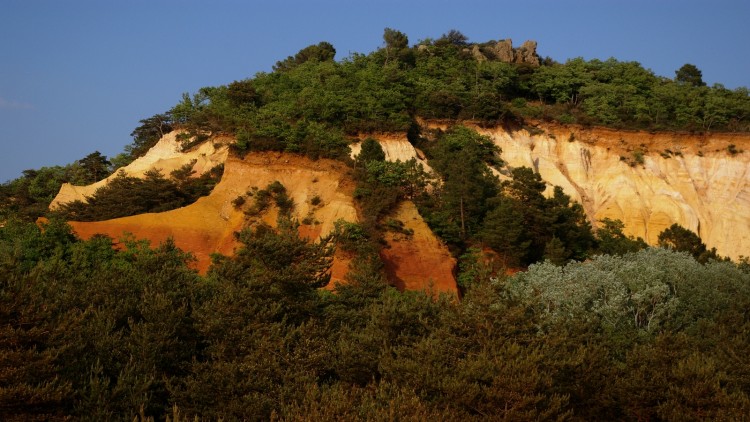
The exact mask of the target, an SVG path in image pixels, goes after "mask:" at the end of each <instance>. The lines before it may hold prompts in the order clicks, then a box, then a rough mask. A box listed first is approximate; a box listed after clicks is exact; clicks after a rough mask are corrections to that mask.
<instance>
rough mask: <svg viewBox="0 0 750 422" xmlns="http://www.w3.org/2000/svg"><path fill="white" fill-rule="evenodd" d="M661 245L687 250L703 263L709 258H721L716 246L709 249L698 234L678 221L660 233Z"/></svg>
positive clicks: (677, 249) (681, 250) (680, 250)
mask: <svg viewBox="0 0 750 422" xmlns="http://www.w3.org/2000/svg"><path fill="white" fill-rule="evenodd" d="M659 246H661V247H662V248H668V249H674V250H676V251H679V252H687V253H689V254H690V255H692V256H693V258H695V259H696V260H698V262H701V263H706V262H707V261H708V260H709V259H714V260H720V259H721V257H720V256H719V255H718V254H717V253H716V248H711V249H708V248H707V247H706V244H705V243H703V241H701V238H700V237H698V235H697V234H695V233H694V232H693V231H691V230H688V229H686V228H684V227H682V226H680V225H679V224H677V223H675V224H672V225H671V226H669V227H667V228H666V229H664V231H663V232H661V233H659Z"/></svg>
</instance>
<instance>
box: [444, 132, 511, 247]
mask: <svg viewBox="0 0 750 422" xmlns="http://www.w3.org/2000/svg"><path fill="white" fill-rule="evenodd" d="M499 152H500V151H499V148H497V147H496V146H495V145H494V144H493V143H492V140H491V139H489V138H488V137H486V136H482V135H479V134H478V133H477V132H475V131H474V130H472V129H469V128H466V127H464V126H455V127H453V128H451V129H450V130H449V131H448V132H446V133H445V134H444V135H443V136H442V137H441V138H440V139H439V140H438V143H437V145H436V147H435V148H434V149H433V150H432V154H433V158H432V160H431V161H430V164H431V165H432V166H433V168H434V169H435V170H437V171H438V172H439V173H440V175H441V176H442V185H441V186H440V201H441V202H442V204H443V206H444V207H445V210H446V211H447V212H448V213H449V215H450V218H451V219H452V220H453V221H454V222H455V223H456V224H457V225H458V228H459V233H460V237H461V240H466V239H467V237H468V236H469V234H471V233H475V232H477V231H478V230H479V228H480V225H481V221H482V219H483V218H484V215H485V213H486V212H487V201H488V200H489V199H490V198H492V197H494V196H495V195H496V194H497V192H498V179H497V177H496V176H494V175H493V174H492V172H491V171H490V169H489V167H488V165H493V166H497V165H499V164H501V163H502V160H500V158H499Z"/></svg>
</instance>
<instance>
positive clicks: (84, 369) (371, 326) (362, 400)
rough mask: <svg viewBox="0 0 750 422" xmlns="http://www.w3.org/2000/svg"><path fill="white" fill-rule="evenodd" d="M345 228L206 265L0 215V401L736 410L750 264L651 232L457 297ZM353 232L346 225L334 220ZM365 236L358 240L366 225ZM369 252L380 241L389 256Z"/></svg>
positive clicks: (187, 407) (543, 411)
mask: <svg viewBox="0 0 750 422" xmlns="http://www.w3.org/2000/svg"><path fill="white" fill-rule="evenodd" d="M344 232H345V231H342V232H341V233H339V234H338V235H337V236H334V237H333V238H326V239H323V240H321V241H320V242H318V243H313V244H311V243H308V242H307V241H305V240H301V239H300V238H299V237H298V235H297V231H296V229H295V226H294V224H293V223H292V222H288V221H287V222H286V223H282V224H280V228H279V229H278V230H276V229H272V228H270V227H268V226H262V225H261V226H258V227H256V228H254V229H248V230H245V231H243V232H242V233H240V234H239V239H241V241H242V243H243V247H242V249H241V250H240V251H238V253H237V254H236V255H235V256H233V257H217V258H216V261H215V262H214V264H213V266H212V267H211V269H210V271H209V273H208V274H207V275H206V276H205V277H201V276H199V275H197V274H196V273H195V272H194V271H192V270H191V269H189V267H188V265H187V264H188V263H189V262H190V255H188V254H185V253H183V252H181V251H179V250H178V249H176V248H175V247H174V245H172V244H170V243H165V244H162V245H158V246H156V247H155V248H150V247H149V246H148V245H146V244H145V243H143V242H139V241H135V240H130V241H125V243H124V244H123V245H121V246H120V248H119V249H114V248H113V247H112V246H113V244H112V240H111V239H109V238H106V237H95V238H93V239H91V240H89V241H80V240H77V239H76V238H75V237H74V236H73V235H72V234H71V232H70V230H69V228H68V227H67V226H66V225H65V224H64V223H61V222H57V221H54V220H53V221H51V222H50V223H49V224H48V225H46V226H45V227H44V230H43V231H40V230H39V229H38V227H37V226H36V225H34V224H31V223H24V222H20V221H17V220H13V221H9V222H7V223H6V225H5V227H3V228H2V230H0V283H1V284H0V301H1V303H0V321H1V324H0V361H2V362H3V365H2V366H3V368H4V369H3V370H2V371H0V417H2V419H3V420H9V421H14V420H17V421H33V420H67V419H66V418H67V417H68V416H72V417H74V418H75V419H80V420H97V421H100V420H133V418H134V417H135V418H136V420H147V419H149V418H150V417H154V418H156V419H162V418H164V417H169V418H170V420H173V421H177V420H193V419H192V418H193V416H196V415H197V416H200V417H202V418H203V420H220V419H221V420H269V419H275V420H392V419H394V418H395V419H398V420H414V421H416V420H420V421H421V420H459V419H462V420H488V419H489V420H496V419H497V420H501V419H502V420H505V419H510V420H539V419H545V420H549V419H552V420H601V419H608V420H680V421H684V420H741V419H742V418H743V417H745V416H746V415H747V414H748V413H749V412H750V397H749V396H748V393H749V392H750V381H748V380H750V358H749V357H748V356H750V349H748V348H749V347H750V338H748V336H750V318H748V313H747V309H748V307H750V269H749V268H748V267H747V265H740V266H737V265H734V264H732V263H729V262H718V261H709V262H708V263H706V264H701V263H699V262H697V261H695V260H694V259H693V258H692V257H691V256H689V255H688V254H686V253H678V252H674V251H669V250H666V249H657V248H651V249H645V250H641V251H639V252H629V253H625V254H624V255H622V256H617V255H601V256H597V257H595V258H593V259H591V260H589V261H587V262H583V263H578V262H571V263H569V264H567V265H565V266H557V265H554V264H553V263H551V262H549V261H547V262H545V263H541V264H534V265H532V266H530V267H529V269H528V271H526V272H521V273H518V274H516V275H515V276H512V277H507V276H504V275H503V274H493V272H492V270H491V269H490V268H487V267H486V266H485V265H484V264H483V261H482V260H480V259H476V260H474V261H473V263H472V264H473V265H471V266H466V267H464V269H463V271H462V275H463V280H464V283H465V286H466V289H465V294H464V295H463V297H462V299H461V300H456V299H455V298H454V297H440V298H435V297H433V296H432V295H430V294H428V293H424V292H398V291H396V290H394V289H393V288H391V287H389V286H388V285H387V284H386V283H385V281H384V278H383V276H382V272H381V268H380V265H381V264H380V263H379V261H378V260H377V258H375V257H374V255H372V254H368V253H362V254H360V255H358V259H357V260H356V261H355V263H354V264H353V265H352V272H351V273H350V274H349V276H348V278H349V279H348V282H347V283H346V284H345V285H339V286H337V288H336V292H335V294H332V293H331V292H329V291H328V290H321V289H320V287H322V286H324V285H326V283H327V281H328V275H327V268H328V266H329V265H330V259H331V252H332V248H333V247H336V246H337V244H338V243H340V242H343V243H346V244H348V246H349V247H357V244H359V243H362V244H365V243H366V241H363V240H361V237H358V236H352V235H351V230H349V235H346V234H345V233H344ZM342 233H343V234H342ZM364 246H366V245H364ZM375 256H376V255H375Z"/></svg>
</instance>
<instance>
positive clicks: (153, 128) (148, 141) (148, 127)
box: [124, 113, 173, 165]
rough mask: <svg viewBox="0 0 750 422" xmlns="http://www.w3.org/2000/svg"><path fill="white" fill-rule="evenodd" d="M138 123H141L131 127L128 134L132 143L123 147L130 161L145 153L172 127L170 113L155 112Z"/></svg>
mask: <svg viewBox="0 0 750 422" xmlns="http://www.w3.org/2000/svg"><path fill="white" fill-rule="evenodd" d="M140 123H141V125H140V126H138V127H137V128H135V129H133V132H132V133H131V134H130V136H132V137H133V143H132V144H130V145H128V146H126V147H125V152H126V153H127V154H128V155H129V159H130V161H133V160H135V159H136V158H138V157H141V156H143V155H144V154H146V152H148V150H149V149H151V147H152V146H154V145H156V143H157V142H158V141H159V139H161V138H162V137H163V136H164V135H166V134H167V133H169V132H171V131H172V129H173V127H172V115H171V113H164V114H155V115H153V116H151V117H149V118H146V119H143V120H141V121H140ZM124 164H125V165H126V164H127V163H124Z"/></svg>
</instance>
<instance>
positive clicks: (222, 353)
mask: <svg viewBox="0 0 750 422" xmlns="http://www.w3.org/2000/svg"><path fill="white" fill-rule="evenodd" d="M383 38H384V46H383V48H381V49H378V50H377V51H375V52H373V53H371V54H368V55H360V54H356V53H354V54H351V55H350V57H349V58H347V59H344V60H342V61H340V62H337V61H335V60H334V57H335V56H336V51H335V49H334V48H333V46H332V45H331V44H330V43H327V42H321V43H319V44H316V45H311V46H309V47H306V48H304V49H302V50H300V52H299V53H297V54H296V55H294V56H290V57H288V58H287V59H285V60H281V61H279V62H277V63H276V65H275V66H274V68H273V69H274V70H273V72H270V73H259V74H256V75H255V77H253V78H251V79H245V80H241V81H234V82H232V83H229V84H228V85H225V86H218V87H205V88H201V89H200V90H199V91H198V92H197V93H195V94H194V95H192V96H191V95H189V94H185V95H183V97H182V101H181V102H180V103H179V104H177V105H175V106H174V107H173V108H172V109H170V110H169V111H167V112H165V113H164V114H159V115H155V116H153V117H151V118H147V119H144V120H141V123H142V124H141V125H140V126H139V127H138V128H136V129H135V130H134V131H133V134H132V136H133V139H134V142H133V144H132V145H129V146H127V147H126V148H125V152H124V153H123V154H121V155H119V156H118V157H116V158H117V159H113V160H112V161H108V160H107V159H106V157H103V156H102V155H101V154H100V153H98V152H95V153H92V154H90V155H88V156H86V157H84V158H83V159H80V160H78V161H76V162H75V163H72V164H70V165H68V166H65V167H55V168H43V169H40V170H39V171H31V170H30V171H28V172H25V173H24V177H22V178H19V179H18V180H16V181H13V182H12V183H9V184H7V185H3V186H2V189H0V360H2V361H3V362H5V363H6V365H5V366H6V367H7V368H8V370H3V371H0V392H2V393H3V394H0V419H1V420H32V421H33V420H71V419H73V420H75V419H91V420H115V419H127V420H139V421H143V422H145V421H149V420H157V419H158V420H166V419H169V420H175V421H178V420H188V419H190V420H192V419H195V420H290V421H292V420H294V421H302V420H315V421H318V420H321V421H327V420H395V419H398V420H414V421H425V420H460V421H474V420H476V421H485V420H488V419H497V420H669V421H671V420H674V421H685V420H744V419H743V418H745V417H746V416H745V415H748V414H750V394H749V392H750V313H748V309H750V259H748V258H747V256H748V255H750V253H748V251H749V250H750V186H748V185H749V184H750V183H749V182H750V177H748V176H749V175H748V169H750V152H748V151H750V113H749V111H750V93H749V92H748V90H747V89H745V88H739V89H736V90H729V89H726V88H724V87H723V86H721V85H719V84H717V85H714V86H712V87H708V86H706V85H705V83H703V81H702V79H701V74H700V71H699V70H698V69H697V68H695V67H694V66H692V65H685V66H683V67H682V68H681V69H680V71H678V72H676V76H675V78H674V79H669V78H664V77H659V76H657V75H655V74H654V73H653V72H651V71H650V70H648V69H644V68H643V67H642V66H641V65H640V64H639V63H637V62H618V61H617V60H615V59H609V60H607V61H600V60H596V59H595V60H591V61H585V60H583V59H573V60H569V61H568V62H566V63H564V64H561V63H556V62H554V60H552V59H550V58H541V57H539V56H538V55H537V54H536V44H535V43H534V42H527V43H524V44H523V45H522V46H521V47H519V48H513V46H512V43H511V42H510V40H504V41H499V42H498V41H488V42H485V43H469V42H468V40H467V38H466V37H465V36H464V35H463V34H461V33H460V32H458V31H455V30H452V31H450V32H448V33H447V34H444V35H443V36H442V37H441V38H438V39H435V40H433V39H427V40H425V41H421V42H420V43H418V44H416V45H413V46H410V45H409V41H408V38H407V37H406V35H405V34H403V33H401V32H399V31H396V30H393V29H390V28H386V30H385V31H384V36H383ZM113 162H114V163H117V164H114V165H113V164H112V163H113ZM128 163H129V164H128ZM117 166H122V167H124V168H122V169H119V170H118V169H116V168H114V167H117ZM105 174H111V175H110V176H109V177H107V178H105V179H104V180H99V179H101V178H102V177H104V175H105ZM92 181H96V183H94V184H91V185H88V186H73V185H72V184H76V185H83V184H85V183H90V182H92ZM63 182H69V183H72V184H65V185H63V186H62V187H61V188H60V185H61V184H62V183H63ZM58 188H59V191H58ZM55 191H58V193H57V196H56V197H54V199H53V196H54V192H55ZM50 201H51V202H50ZM71 201H72V202H71ZM48 206H49V208H51V210H49V209H48ZM40 208H43V209H44V210H47V211H49V212H47V213H46V214H44V213H40V211H39V210H40ZM110 211H117V212H116V213H111V212H110ZM42 214H44V216H46V217H49V218H48V219H47V220H46V221H45V220H43V219H39V220H37V218H38V217H40V216H41V215H42ZM35 220H36V224H35V223H34V221H35ZM70 220H74V221H70ZM76 220H77V221H76ZM98 234H104V235H105V236H97V235H98ZM133 239H136V240H139V241H133ZM644 239H645V241H644ZM647 242H648V244H647ZM649 244H650V245H658V246H660V247H649ZM743 257H744V258H743ZM729 258H731V259H732V260H730V259H729ZM329 279H330V281H332V282H329ZM331 290H333V291H331ZM170 415H171V416H170Z"/></svg>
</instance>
